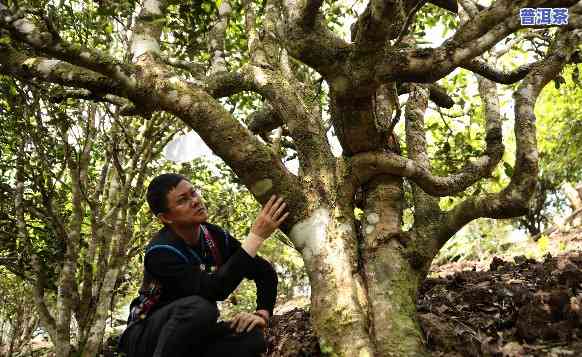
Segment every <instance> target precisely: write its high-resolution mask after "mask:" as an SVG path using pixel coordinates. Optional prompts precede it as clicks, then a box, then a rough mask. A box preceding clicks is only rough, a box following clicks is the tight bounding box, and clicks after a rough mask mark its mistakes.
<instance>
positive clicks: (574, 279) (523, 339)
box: [267, 229, 582, 357]
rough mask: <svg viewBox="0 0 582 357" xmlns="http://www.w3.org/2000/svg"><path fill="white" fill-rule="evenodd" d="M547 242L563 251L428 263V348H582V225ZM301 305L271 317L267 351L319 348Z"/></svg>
mask: <svg viewBox="0 0 582 357" xmlns="http://www.w3.org/2000/svg"><path fill="white" fill-rule="evenodd" d="M534 244H535V243H534ZM552 245H555V246H558V245H559V246H561V247H564V246H566V247H567V249H566V250H567V252H564V253H561V254H556V253H555V252H554V256H552V254H550V253H548V254H547V255H546V256H545V257H543V259H540V260H534V259H529V258H526V257H524V256H516V257H513V258H508V257H504V258H503V259H502V258H499V257H493V258H492V259H491V260H490V261H489V262H488V264H484V263H483V262H462V263H451V264H446V265H443V266H439V267H433V271H432V274H431V278H428V279H427V280H426V281H425V282H424V283H423V285H422V289H421V292H420V294H419V299H418V301H417V308H418V313H419V315H418V317H419V322H420V325H421V327H422V329H423V330H424V332H425V335H426V339H427V344H428V347H429V349H430V351H431V354H432V355H433V356H446V357H453V356H504V357H505V356H507V357H513V356H520V357H521V356H552V357H553V356H582V249H580V246H582V229H579V230H575V231H571V232H569V233H565V234H560V235H553V236H552ZM550 248H551V247H550ZM571 249H574V250H571ZM549 251H551V249H550V250H549ZM297 305H303V304H301V303H298V304H297ZM307 309H308V307H307V306H302V307H294V308H290V307H289V305H288V306H287V308H286V309H285V310H286V311H283V313H282V314H280V315H275V316H274V317H273V321H272V323H271V327H270V329H269V330H268V336H267V339H268V345H269V350H268V354H267V356H268V357H283V356H285V357H291V356H314V357H315V356H320V352H319V346H318V344H317V340H316V338H315V336H314V335H313V330H312V328H311V325H310V323H309V312H308V310H307Z"/></svg>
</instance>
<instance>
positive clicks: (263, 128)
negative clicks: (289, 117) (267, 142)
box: [248, 106, 283, 135]
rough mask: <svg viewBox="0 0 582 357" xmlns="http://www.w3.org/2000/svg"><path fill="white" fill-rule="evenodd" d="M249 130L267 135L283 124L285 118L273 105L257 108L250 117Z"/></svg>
mask: <svg viewBox="0 0 582 357" xmlns="http://www.w3.org/2000/svg"><path fill="white" fill-rule="evenodd" d="M248 123H249V124H248V126H249V130H250V131H252V132H253V133H254V134H257V135H265V134H266V133H268V132H270V131H271V130H274V129H277V128H278V127H280V126H281V125H283V120H282V119H281V117H280V116H279V115H277V113H276V112H275V110H274V109H273V108H272V107H271V106H267V107H265V108H264V109H261V110H257V111H256V112H254V113H252V114H251V115H250V116H249V118H248Z"/></svg>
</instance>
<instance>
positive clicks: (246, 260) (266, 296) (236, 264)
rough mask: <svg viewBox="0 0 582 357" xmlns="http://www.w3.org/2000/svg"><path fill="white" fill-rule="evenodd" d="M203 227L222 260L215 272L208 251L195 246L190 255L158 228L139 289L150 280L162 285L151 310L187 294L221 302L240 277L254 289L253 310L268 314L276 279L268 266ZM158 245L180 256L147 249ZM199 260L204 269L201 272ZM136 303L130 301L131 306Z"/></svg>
mask: <svg viewBox="0 0 582 357" xmlns="http://www.w3.org/2000/svg"><path fill="white" fill-rule="evenodd" d="M204 226H205V227H206V228H207V229H208V231H209V232H210V234H211V235H212V237H213V238H214V240H215V241H216V242H217V245H218V248H219V250H220V253H221V257H222V266H221V267H220V268H219V269H217V270H215V271H211V270H212V269H210V267H211V266H215V264H214V262H213V259H212V254H211V253H210V251H209V249H204V248H205V246H203V245H202V244H200V243H199V244H198V246H197V247H195V249H193V250H194V253H193V252H192V248H190V247H189V246H188V245H187V244H186V243H185V242H184V241H183V240H182V239H181V238H180V237H179V236H178V235H176V234H175V233H174V232H173V231H172V230H171V229H170V228H168V227H164V228H162V229H161V230H160V231H159V232H158V234H157V235H156V237H155V238H154V239H153V240H152V241H151V242H150V244H149V245H148V246H147V248H146V252H147V254H146V256H145V257H144V281H143V284H142V286H147V283H148V281H151V280H152V279H157V280H158V281H159V282H160V283H161V286H162V294H161V297H160V300H159V302H158V303H157V304H156V305H155V308H154V310H157V309H159V308H160V307H162V306H164V305H166V304H169V303H170V302H172V301H174V300H176V299H179V298H183V297H186V296H190V295H199V296H201V297H204V298H206V299H207V300H210V301H219V300H224V299H226V298H227V297H228V296H229V295H230V294H231V293H232V292H233V291H234V290H235V289H236V287H237V286H238V285H239V284H240V282H241V281H242V279H243V278H248V279H251V280H254V281H255V284H256V286H257V310H261V309H264V310H267V311H269V313H270V314H271V315H272V314H273V308H274V306H275V299H276V297H277V283H278V280H277V274H276V273H275V270H274V269H273V267H272V266H271V264H270V263H269V262H268V261H266V260H265V259H263V258H261V257H259V256H258V255H257V256H256V257H255V258H253V257H251V256H250V255H248V254H247V252H245V251H244V250H243V249H242V248H241V243H240V242H239V241H238V240H236V239H235V238H233V237H232V236H231V235H230V234H229V233H228V232H226V231H225V230H223V229H222V228H220V227H218V226H215V225H213V224H209V223H205V224H204ZM200 242H202V239H201V240H200ZM158 245H168V246H171V247H173V248H175V249H177V250H178V251H179V252H180V253H181V255H180V254H179V253H177V252H176V251H173V250H172V249H151V248H152V247H154V246H158ZM184 257H186V260H185V259H184ZM199 258H200V259H202V261H203V262H202V264H204V265H205V266H206V268H205V269H204V270H201V262H200V261H199V260H198V259H199ZM136 301H137V299H136V300H134V302H132V304H131V306H132V307H133V305H134V303H135V302H136ZM130 309H131V307H130ZM154 310H152V312H153V311H154Z"/></svg>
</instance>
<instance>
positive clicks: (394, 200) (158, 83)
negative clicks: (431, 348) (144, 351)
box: [0, 0, 582, 356]
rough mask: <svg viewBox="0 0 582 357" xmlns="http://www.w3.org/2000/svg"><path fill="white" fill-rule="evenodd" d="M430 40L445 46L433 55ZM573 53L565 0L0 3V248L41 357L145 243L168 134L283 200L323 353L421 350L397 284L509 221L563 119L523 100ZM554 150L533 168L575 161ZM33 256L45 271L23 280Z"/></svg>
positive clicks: (98, 302) (92, 344) (405, 289)
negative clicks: (28, 292) (53, 296)
mask: <svg viewBox="0 0 582 357" xmlns="http://www.w3.org/2000/svg"><path fill="white" fill-rule="evenodd" d="M558 6H560V7H561V8H563V9H566V10H567V11H568V14H569V17H568V19H567V20H568V21H567V23H565V24H561V25H560V26H555V25H552V24H542V23H538V24H536V25H535V26H531V27H529V26H527V25H526V24H524V23H522V21H520V10H521V9H523V8H551V7H558ZM435 28H440V29H442V30H443V31H444V32H443V33H445V34H446V35H445V36H444V37H446V38H445V39H444V40H443V41H441V42H439V43H434V44H433V43H432V41H429V40H430V38H428V33H429V32H430V31H434V29H435ZM581 37H582V2H581V1H577V0H564V1H559V2H558V1H553V0H522V1H521V0H520V1H509V0H496V1H487V2H485V1H483V2H482V1H475V0H459V1H454V0H453V1H451V0H432V1H418V0H370V1H369V2H367V3H361V2H360V1H354V2H353V3H350V2H343V1H337V2H335V1H323V0H302V1H295V0H265V1H253V0H241V1H238V0H221V1H216V2H215V1H188V2H187V1H166V0H144V1H142V2H134V1H118V2H113V1H88V0H73V1H67V2H65V1H34V0H31V1H18V2H17V1H2V2H0V74H2V75H3V77H2V78H1V83H2V85H1V86H0V88H1V89H2V97H0V105H1V110H2V112H1V113H2V115H3V116H6V117H7V118H9V119H10V120H9V121H7V122H2V123H1V124H0V125H1V126H2V129H3V130H7V131H8V132H11V133H12V134H11V135H9V136H7V137H6V138H3V142H2V143H1V148H2V150H3V151H2V153H3V157H4V156H5V157H7V158H8V161H7V165H6V167H5V168H4V169H3V175H4V176H3V177H4V179H5V182H6V184H5V185H4V186H3V191H2V194H7V195H9V196H10V197H11V198H12V202H13V204H12V206H11V207H10V208H11V209H12V211H11V214H8V215H4V216H2V217H0V218H1V219H2V220H4V221H7V222H13V224H12V225H11V226H10V227H6V228H2V232H1V233H2V234H6V235H8V236H16V237H18V239H17V240H16V241H14V240H11V243H9V244H12V245H13V246H12V247H8V248H10V249H13V248H14V247H17V248H19V247H22V249H25V250H26V251H27V252H28V253H29V255H28V257H26V258H25V259H22V258H18V259H16V261H15V264H21V265H22V264H25V265H26V264H28V265H30V266H31V267H32V270H31V272H32V275H31V277H32V279H33V280H35V281H37V282H41V283H40V284H38V285H37V288H36V290H35V291H36V295H35V299H36V300H35V301H36V303H37V307H38V308H39V313H40V316H41V323H42V324H43V325H44V327H45V328H46V329H47V330H48V331H49V333H50V334H51V338H53V340H56V341H57V342H56V343H55V344H56V345H57V353H58V354H59V355H63V356H65V355H69V354H70V353H71V351H72V349H71V348H70V344H69V341H70V321H71V314H76V318H77V321H80V325H81V326H83V327H86V328H85V329H83V328H81V332H80V334H79V335H80V336H81V338H80V340H81V342H80V343H79V348H80V349H81V350H83V352H82V353H83V354H84V355H87V356H90V355H92V354H94V352H95V348H96V346H97V345H98V342H99V341H100V339H101V338H102V335H103V334H102V331H103V324H104V321H105V319H104V316H105V312H106V310H107V306H108V304H109V303H110V299H108V297H110V296H111V292H112V291H114V290H115V287H116V284H117V282H118V280H119V279H118V278H119V277H120V272H121V271H122V270H123V269H124V266H125V260H126V259H127V258H128V257H131V256H132V255H134V254H136V249H138V248H137V247H139V244H140V241H139V239H137V238H138V237H141V236H142V234H143V235H146V234H147V232H149V230H150V229H151V227H150V226H149V223H150V222H151V217H150V219H149V220H148V219H144V218H142V217H143V216H142V215H140V212H142V206H143V189H144V185H145V184H146V182H147V181H148V179H149V178H150V176H151V174H152V172H153V171H156V170H159V169H161V168H162V166H161V165H160V163H159V162H158V161H156V159H157V158H158V157H159V154H160V150H161V149H162V148H163V146H164V145H165V143H167V142H168V141H169V140H171V138H172V137H173V136H174V135H175V134H176V132H177V131H178V130H181V129H182V128H183V126H186V127H189V128H191V129H193V130H194V131H196V132H197V133H198V134H199V135H200V137H201V138H202V139H203V140H204V141H205V143H206V144H207V145H208V146H209V147H210V148H211V149H212V151H213V152H214V153H216V155H218V156H220V157H221V158H222V159H223V160H224V162H225V163H226V164H227V165H228V166H229V167H230V169H231V170H232V171H233V173H234V174H235V175H236V177H237V180H239V182H240V183H241V184H242V185H244V186H246V187H247V188H248V189H249V191H250V192H251V193H252V195H253V196H254V197H255V198H256V200H257V201H258V202H265V201H266V200H268V198H269V197H270V196H271V195H272V194H274V193H276V194H278V195H281V196H283V197H285V199H286V200H287V202H288V209H289V212H290V216H289V219H288V220H287V221H286V222H285V224H284V226H283V227H282V231H283V232H284V233H285V234H286V235H287V238H288V239H289V243H290V244H291V245H292V246H293V247H294V248H295V249H296V250H297V251H298V252H299V253H301V255H302V258H303V261H304V263H305V269H306V272H307V275H308V277H309V281H310V286H311V302H312V319H313V322H314V327H315V331H316V333H317V334H318V336H319V339H320V345H321V347H322V350H323V351H324V352H326V353H330V354H337V355H344V356H372V355H380V356H392V355H397V356H418V355H422V354H424V353H426V351H425V349H424V347H423V338H422V332H421V331H420V329H419V326H418V323H417V321H416V318H415V307H414V306H415V305H414V302H415V298H416V294H417V292H418V287H419V285H420V283H421V281H422V280H423V279H424V277H425V276H426V274H427V272H428V269H429V267H430V264H431V262H432V260H433V258H434V257H435V256H436V254H437V253H438V251H439V250H440V248H441V247H442V246H443V245H444V244H445V243H446V242H447V241H448V240H449V239H450V238H451V237H452V236H453V235H454V234H455V233H456V232H458V231H459V230H460V229H461V228H462V227H463V226H465V225H466V224H468V223H469V222H471V221H473V220H475V219H478V218H482V217H488V218H496V219H498V218H511V217H519V216H522V215H524V214H527V213H528V212H529V210H530V208H531V207H530V205H531V203H530V202H531V198H532V196H534V193H535V192H536V188H537V187H538V186H539V181H538V174H539V161H540V160H539V152H538V145H537V140H538V138H537V133H536V116H540V117H544V116H546V115H547V116H548V118H549V117H550V116H551V115H550V114H549V112H551V113H552V115H555V116H556V117H557V118H561V117H568V116H576V115H577V114H576V113H578V112H577V110H578V109H577V108H576V107H571V108H570V109H568V103H562V104H563V106H562V105H560V108H563V110H564V111H563V112H560V111H554V110H553V107H552V104H550V103H552V101H553V100H554V101H557V100H560V99H556V97H558V95H553V96H552V95H551V94H550V97H547V98H544V101H543V102H542V103H543V105H542V106H538V107H537V108H536V107H535V104H536V101H537V99H538V97H539V96H540V93H541V92H542V90H543V88H544V87H545V86H546V84H548V83H549V82H550V81H552V80H553V81H554V83H555V84H556V87H558V86H560V88H559V89H557V90H558V91H566V90H567V91H568V92H567V94H565V93H564V92H560V95H561V96H562V97H564V96H568V95H570V93H571V91H572V89H571V88H569V87H568V88H567V86H562V84H564V83H565V81H564V79H563V76H564V75H567V73H566V72H568V71H572V72H571V73H572V76H574V77H576V76H578V74H577V73H578V71H579V70H578V69H577V67H575V66H572V67H568V68H567V66H569V65H575V64H577V63H579V62H580V61H581V58H582V57H581V52H580V51H581V48H580V42H581V41H580V39H581ZM564 68H567V69H566V70H565V71H564ZM574 77H573V78H574ZM575 91H576V90H574V92H573V93H574V95H577V94H576V93H577V92H575ZM92 102H96V103H100V104H99V105H96V104H94V103H92ZM536 110H537V113H536ZM560 110H562V109H560ZM540 111H541V113H540ZM506 119H507V120H506ZM544 120H547V122H548V123H551V122H552V120H551V119H544ZM557 122H559V123H560V125H561V126H562V127H563V130H564V131H568V132H569V133H571V134H570V135H571V137H572V138H577V137H578V136H576V135H577V134H575V133H577V132H578V129H577V124H568V123H567V122H566V121H560V120H558V121H557ZM576 123H577V122H576ZM550 125H551V124H550ZM556 126H557V124H556ZM511 128H513V134H508V131H510V129H511ZM43 131H44V132H46V133H48V135H43V134H41V133H42V132H43ZM544 134H548V133H547V132H545V133H544ZM336 141H337V144H334V142H336ZM560 142H562V141H561V140H556V144H555V145H550V144H549V143H548V144H547V149H548V150H549V152H553V153H556V154H557V153H562V154H563V155H564V156H566V157H568V156H567V155H575V153H572V151H571V150H570V149H569V148H568V147H567V146H563V145H562V144H561V143H560ZM513 144H514V145H513ZM338 147H339V148H341V150H339V151H341V152H339V153H338V150H335V149H336V148H338ZM49 149H50V150H49ZM5 153H6V154H5ZM49 153H50V155H49ZM293 159H296V160H297V162H298V170H297V172H296V173H295V172H292V171H290V170H289V169H288V167H287V166H286V165H285V163H286V162H287V161H289V160H293ZM542 160H544V158H543V157H542ZM554 163H555V162H554ZM3 165H4V163H3ZM548 165H549V163H548ZM566 171H567V170H562V171H561V174H564V175H567V173H566ZM574 176H576V175H569V177H571V178H574ZM57 183H58V184H57ZM61 184H62V185H61ZM7 211H10V209H7ZM231 214H232V213H231ZM49 222H50V223H49ZM49 224H50V229H46V227H47V225H49ZM85 237H92V240H89V241H86V240H85ZM19 244H20V245H21V246H19ZM59 254H61V255H62V256H58V255H59ZM45 257H48V258H45ZM43 259H44V260H43ZM53 259H60V260H59V261H61V262H62V265H61V266H59V267H54V271H52V270H51V269H49V270H46V271H45V270H44V269H41V267H42V264H43V261H47V262H48V261H52V260H53ZM15 266H17V265H15ZM35 269H36V270H35ZM14 270H15V271H16V270H18V269H16V268H15V269H14ZM45 273H50V274H52V276H53V278H52V279H45V278H44V276H45V275H46V274H45ZM50 274H49V275H50ZM50 281H53V282H55V284H57V285H58V287H59V288H58V294H57V307H56V309H57V311H58V313H57V314H56V315H55V314H52V313H51V311H49V309H48V308H47V307H46V303H44V302H43V291H44V289H45V288H46V286H47V285H46V284H47V283H48V282H50ZM97 286H98V287H99V288H97ZM86 301H91V304H90V305H88V306H85V305H84V302H86ZM80 302H83V303H80ZM53 315H54V316H56V318H55V317H54V316H53ZM340 329H341V330H342V331H343V334H342V336H338V334H337V331H338V330H340Z"/></svg>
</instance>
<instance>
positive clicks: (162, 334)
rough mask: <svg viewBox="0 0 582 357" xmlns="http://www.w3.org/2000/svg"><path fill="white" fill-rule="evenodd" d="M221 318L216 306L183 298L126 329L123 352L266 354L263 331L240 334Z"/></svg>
mask: <svg viewBox="0 0 582 357" xmlns="http://www.w3.org/2000/svg"><path fill="white" fill-rule="evenodd" d="M217 318H218V308H217V307H216V305H215V304H213V303H211V302H209V301H208V300H205V299H203V298H201V297H199V296H189V297H186V298H182V299H179V300H176V301H174V302H172V303H171V304H168V305H166V306H164V307H162V308H160V309H159V310H157V311H155V312H154V313H153V314H152V315H151V316H149V317H148V318H147V319H146V320H145V321H142V322H138V323H136V324H133V325H132V326H130V327H129V328H128V329H126V330H125V332H124V333H123V335H122V337H121V343H120V349H121V351H122V352H125V353H127V355H128V357H150V356H153V357H222V356H224V357H227V356H228V357H230V356H237V357H239V356H240V357H256V356H260V354H261V353H262V352H264V351H266V343H265V338H264V335H263V333H262V332H261V331H260V330H259V329H257V328H254V329H253V330H252V331H251V332H247V333H241V334H237V333H236V332H234V331H233V330H231V329H230V328H229V327H228V326H227V324H226V323H225V322H216V319H217Z"/></svg>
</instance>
